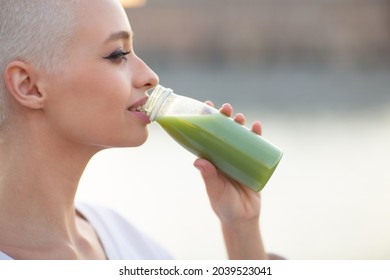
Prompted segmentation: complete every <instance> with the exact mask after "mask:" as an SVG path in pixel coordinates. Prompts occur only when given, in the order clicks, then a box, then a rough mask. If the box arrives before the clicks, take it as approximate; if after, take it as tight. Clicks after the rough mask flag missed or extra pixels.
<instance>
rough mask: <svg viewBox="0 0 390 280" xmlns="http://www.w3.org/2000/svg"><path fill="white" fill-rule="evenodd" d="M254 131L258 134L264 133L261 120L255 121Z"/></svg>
mask: <svg viewBox="0 0 390 280" xmlns="http://www.w3.org/2000/svg"><path fill="white" fill-rule="evenodd" d="M252 131H253V132H254V133H256V134H259V135H262V134H263V127H262V126H261V122H259V121H255V122H254V123H253V125H252Z"/></svg>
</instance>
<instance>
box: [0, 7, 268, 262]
mask: <svg viewBox="0 0 390 280" xmlns="http://www.w3.org/2000/svg"><path fill="white" fill-rule="evenodd" d="M0 6H1V9H0V36H1V44H0V71H1V79H0V90H1V91H0V98H1V99H0V100H1V101H0V116H1V117H0V137H1V138H0V139H1V141H0V259H131V258H138V259H165V258H170V255H169V253H167V252H166V251H165V250H164V249H163V248H161V247H160V246H159V245H158V244H156V243H155V242H154V241H152V240H150V239H149V238H148V237H146V236H144V235H143V234H142V233H140V232H139V231H137V229H135V228H134V227H132V226H131V225H130V224H128V223H127V222H126V221H125V220H124V219H123V218H121V217H120V216H119V215H118V214H116V213H114V212H113V211H111V210H109V209H104V208H101V207H97V206H93V205H87V204H80V205H76V206H75V203H74V199H75V194H76V190H77V186H78V182H79V179H80V177H81V175H82V173H83V171H84V168H85V167H86V165H87V163H88V161H89V160H90V159H91V157H92V156H93V155H94V154H96V153H98V152H99V151H101V150H103V149H106V148H110V147H135V146H139V145H142V144H143V143H144V142H145V141H146V139H147V125H148V121H147V120H145V116H140V115H139V114H140V113H139V112H135V109H136V108H137V107H138V106H140V105H142V104H144V103H145V102H146V100H147V95H146V91H147V90H149V89H151V88H153V87H154V86H156V85H157V84H158V77H157V75H156V74H155V73H154V72H153V71H152V70H151V69H150V68H149V67H148V66H147V65H146V64H145V63H144V62H143V61H142V60H141V59H140V58H138V57H137V56H136V55H135V53H134V50H133V45H132V43H133V41H132V39H133V37H132V30H131V27H130V24H129V21H128V19H127V16H126V13H125V12H124V10H123V8H122V7H121V5H120V3H119V1H117V0H96V1H93V2H91V1H87V0H80V1H76V0H40V1H29V0H1V2H0ZM220 110H221V112H222V113H223V114H226V115H228V116H231V115H232V107H231V106H230V105H228V104H226V105H224V106H223V107H222V108H221V109H220ZM235 120H236V121H237V122H239V123H241V124H244V122H245V118H244V116H243V115H242V114H238V115H236V116H235ZM252 130H253V131H254V132H255V133H258V134H260V133H261V126H260V124H259V123H258V122H255V123H254V124H253V126H252ZM194 165H195V167H196V168H198V169H199V170H200V171H201V174H202V176H203V179H204V182H205V185H206V188H207V192H208V195H209V198H210V201H211V205H212V207H213V209H214V211H215V212H216V214H217V216H218V217H219V219H220V220H221V225H222V230H223V235H224V238H225V243H226V247H227V251H228V255H229V257H230V258H232V259H265V258H267V256H266V254H265V252H264V248H263V244H262V240H261V236H260V231H259V212H260V197H259V194H258V193H255V192H253V191H251V190H250V189H249V188H246V187H245V186H241V185H240V184H238V183H236V182H234V181H232V180H230V179H229V178H228V177H226V176H224V175H222V174H221V173H219V172H218V171H217V170H216V169H215V167H214V166H213V165H212V164H211V163H209V162H208V161H206V160H203V159H197V160H196V161H195V163H194Z"/></svg>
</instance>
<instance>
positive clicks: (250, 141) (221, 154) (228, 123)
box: [143, 85, 282, 192]
mask: <svg viewBox="0 0 390 280" xmlns="http://www.w3.org/2000/svg"><path fill="white" fill-rule="evenodd" d="M143 110H144V111H145V112H146V114H147V115H148V117H149V118H150V121H151V122H153V121H156V122H157V123H158V124H160V125H161V126H162V127H163V128H164V130H165V131H166V132H167V133H168V134H169V135H170V136H171V137H172V138H173V139H175V140H176V141H177V142H178V143H179V144H181V145H182V146H183V147H184V148H186V149H187V150H188V151H190V152H192V153H193V154H195V155H196V156H198V157H201V158H204V159H207V160H209V161H210V162H211V163H213V164H214V165H215V166H216V167H217V168H218V169H219V170H221V171H222V172H224V173H225V174H227V175H228V176H229V177H231V178H233V179H235V180H236V181H238V182H240V183H242V184H243V185H245V186H247V187H249V188H251V189H253V190H254V191H257V192H258V191H261V190H262V189H263V188H264V186H265V184H266V183H267V182H268V180H269V178H270V177H271V175H272V173H273V172H274V170H275V168H276V166H277V165H278V163H279V161H280V159H281V157H282V151H281V150H280V149H279V148H278V147H276V146H275V145H273V144H272V143H270V142H269V141H267V140H266V139H264V138H263V137H262V136H259V135H257V134H255V133H254V132H252V131H251V130H250V129H248V128H247V127H246V126H243V125H240V124H238V123H237V122H235V121H234V120H233V119H232V118H230V117H227V116H225V115H223V114H221V113H220V112H219V110H217V109H215V108H214V107H211V106H209V105H207V104H205V103H203V102H200V101H197V100H195V99H192V98H189V97H185V96H182V95H178V94H175V93H173V91H172V90H171V89H169V88H164V87H162V86H161V85H158V86H157V87H156V88H155V89H154V90H153V92H152V93H151V94H150V96H149V99H148V101H147V102H146V104H145V105H144V106H143Z"/></svg>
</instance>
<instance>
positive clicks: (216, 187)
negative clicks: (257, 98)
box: [194, 102, 261, 225]
mask: <svg viewBox="0 0 390 280" xmlns="http://www.w3.org/2000/svg"><path fill="white" fill-rule="evenodd" d="M207 103H208V104H209V105H213V104H212V103H211V102H207ZM220 112H221V113H222V114H224V115H226V116H229V117H232V114H233V108H232V106H230V104H224V105H223V106H222V107H221V109H220ZM234 120H235V121H236V122H237V123H239V124H241V125H245V116H244V115H243V114H241V113H239V114H237V115H236V116H235V117H234ZM252 131H253V132H255V133H257V134H259V135H260V134H261V124H260V122H258V121H257V122H255V123H254V124H253V125H252ZM194 165H195V167H196V168H198V169H199V170H200V171H201V173H202V177H203V179H204V182H205V185H206V189H207V193H208V196H209V198H210V203H211V206H212V208H213V210H214V212H215V213H216V214H217V216H218V217H219V218H220V220H221V222H222V223H224V224H227V225H231V224H234V223H241V222H247V221H250V220H253V219H258V217H259V213H260V194H259V193H257V192H254V191H253V190H251V189H250V188H249V187H246V186H244V185H242V184H240V183H239V182H237V181H235V180H233V179H231V178H230V177H228V176H227V175H225V174H223V173H222V172H220V171H219V170H217V169H216V168H215V167H214V165H213V164H211V163H210V162H209V161H207V160H205V159H200V158H199V159H197V160H196V161H195V163H194Z"/></svg>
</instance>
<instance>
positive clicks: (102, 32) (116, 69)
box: [41, 0, 158, 148]
mask: <svg viewBox="0 0 390 280" xmlns="http://www.w3.org/2000/svg"><path fill="white" fill-rule="evenodd" d="M82 2H84V3H83V4H81V5H88V6H86V7H83V10H82V11H83V12H81V14H82V18H81V19H80V21H79V24H78V26H77V28H76V32H75V34H74V38H73V39H72V41H71V44H70V46H69V48H68V52H67V56H68V58H67V60H66V62H65V65H63V70H62V71H60V73H59V74H46V75H47V76H46V77H45V82H44V83H43V87H42V88H41V90H44V92H45V93H46V95H47V100H46V104H45V105H46V106H45V114H46V116H47V120H48V124H49V126H50V129H51V130H53V132H54V136H55V137H60V138H61V139H65V140H66V141H71V142H74V143H76V144H81V145H90V146H95V147H99V148H104V147H123V146H139V145H141V144H143V143H144V142H145V141H146V138H147V129H146V126H147V124H148V119H147V118H146V115H145V114H144V113H140V112H136V108H137V107H138V106H140V105H142V104H144V103H145V101H146V97H147V95H146V91H147V90H148V89H150V88H152V87H154V86H156V85H157V83H158V77H157V75H156V74H155V73H154V72H153V71H152V70H151V69H150V68H149V67H148V66H147V65H146V64H145V63H144V62H143V61H142V60H141V59H139V58H138V57H137V56H136V55H135V53H134V50H133V43H132V30H131V27H130V24H129V21H128V19H127V16H126V13H125V12H124V10H123V8H122V7H121V5H120V4H119V1H117V0H95V1H82ZM87 3H88V4H87Z"/></svg>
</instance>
